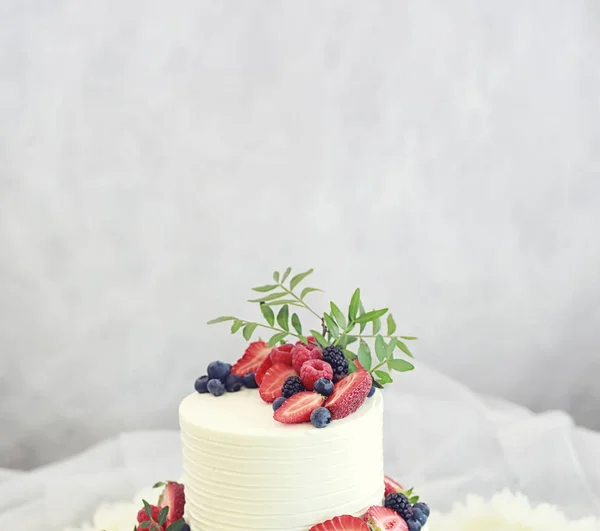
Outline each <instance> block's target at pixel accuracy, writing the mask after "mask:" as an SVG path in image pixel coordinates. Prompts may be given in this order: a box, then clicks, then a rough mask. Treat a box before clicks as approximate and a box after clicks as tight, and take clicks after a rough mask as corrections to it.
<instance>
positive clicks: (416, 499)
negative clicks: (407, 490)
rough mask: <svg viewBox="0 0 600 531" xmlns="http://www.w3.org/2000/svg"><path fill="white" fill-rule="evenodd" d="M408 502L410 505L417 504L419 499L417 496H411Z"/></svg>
mask: <svg viewBox="0 0 600 531" xmlns="http://www.w3.org/2000/svg"><path fill="white" fill-rule="evenodd" d="M408 501H409V503H410V504H411V505H414V504H415V503H417V502H418V501H419V497H418V496H411V497H410V498H408Z"/></svg>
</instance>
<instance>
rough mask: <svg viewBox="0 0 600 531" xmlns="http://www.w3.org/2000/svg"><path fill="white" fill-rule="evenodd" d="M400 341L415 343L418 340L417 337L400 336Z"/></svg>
mask: <svg viewBox="0 0 600 531" xmlns="http://www.w3.org/2000/svg"><path fill="white" fill-rule="evenodd" d="M400 337H401V338H402V339H406V341H416V340H417V339H419V338H418V337H415V336H400Z"/></svg>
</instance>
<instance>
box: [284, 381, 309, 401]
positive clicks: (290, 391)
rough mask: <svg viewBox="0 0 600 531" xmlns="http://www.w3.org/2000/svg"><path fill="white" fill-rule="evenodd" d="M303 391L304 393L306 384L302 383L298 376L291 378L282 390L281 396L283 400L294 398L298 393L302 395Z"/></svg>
mask: <svg viewBox="0 0 600 531" xmlns="http://www.w3.org/2000/svg"><path fill="white" fill-rule="evenodd" d="M302 391H304V384H303V383H302V380H301V379H300V378H299V377H298V376H290V377H289V378H288V379H287V380H286V381H285V383H284V384H283V387H282V388H281V396H282V397H283V398H289V397H290V396H293V395H295V394H296V393H301V392H302Z"/></svg>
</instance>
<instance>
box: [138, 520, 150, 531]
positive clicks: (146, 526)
mask: <svg viewBox="0 0 600 531" xmlns="http://www.w3.org/2000/svg"><path fill="white" fill-rule="evenodd" d="M151 525H152V520H146V521H145V522H142V523H141V524H140V526H139V527H140V529H148V528H149V527H150V526H151Z"/></svg>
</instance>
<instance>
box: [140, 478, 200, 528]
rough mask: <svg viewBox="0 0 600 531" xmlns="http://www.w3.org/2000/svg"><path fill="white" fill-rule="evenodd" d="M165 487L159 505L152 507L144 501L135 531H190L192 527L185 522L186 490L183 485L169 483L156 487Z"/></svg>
mask: <svg viewBox="0 0 600 531" xmlns="http://www.w3.org/2000/svg"><path fill="white" fill-rule="evenodd" d="M159 486H164V490H163V492H162V494H161V495H160V497H159V499H158V505H151V504H149V503H148V502H147V501H145V500H144V507H143V508H142V509H140V510H139V512H138V514H137V521H138V525H137V526H136V527H135V528H134V531H142V530H143V531H190V526H189V525H188V524H186V523H185V521H184V520H183V513H184V508H185V489H184V487H183V485H182V484H181V483H176V482H174V481H169V482H167V483H166V484H165V483H157V484H156V485H155V487H159Z"/></svg>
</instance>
